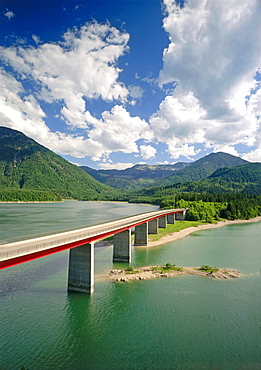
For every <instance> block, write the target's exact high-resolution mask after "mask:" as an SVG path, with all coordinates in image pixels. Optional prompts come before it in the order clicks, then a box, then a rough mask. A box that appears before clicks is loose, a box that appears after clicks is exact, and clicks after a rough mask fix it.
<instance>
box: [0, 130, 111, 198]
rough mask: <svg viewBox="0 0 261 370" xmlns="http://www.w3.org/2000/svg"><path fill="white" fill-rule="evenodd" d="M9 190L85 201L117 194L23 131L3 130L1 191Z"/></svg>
mask: <svg viewBox="0 0 261 370" xmlns="http://www.w3.org/2000/svg"><path fill="white" fill-rule="evenodd" d="M6 188H8V189H10V188H12V189H31V190H45V191H50V190H51V191H53V192H56V193H58V194H59V195H60V196H61V197H63V198H76V199H86V200H94V199H100V198H102V199H105V197H106V196H107V195H112V194H113V193H114V192H115V189H112V188H109V187H108V186H105V185H103V184H101V183H99V182H98V181H97V180H95V179H94V178H92V177H91V176H90V175H88V174H87V173H86V172H85V171H83V170H82V169H81V168H79V167H77V166H75V165H73V164H72V163H70V162H68V161H66V160H65V159H63V158H62V157H60V156H59V155H57V154H55V153H53V152H52V151H51V150H49V149H47V148H45V147H44V146H42V145H40V144H38V143H37V142H36V141H34V140H33V139H30V138H28V137H27V136H26V135H24V134H22V133H21V132H19V131H16V130H12V129H10V128H6V127H0V189H6Z"/></svg>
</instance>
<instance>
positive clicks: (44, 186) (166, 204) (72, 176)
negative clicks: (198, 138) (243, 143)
mask: <svg viewBox="0 0 261 370" xmlns="http://www.w3.org/2000/svg"><path fill="white" fill-rule="evenodd" d="M231 166H232V167H231ZM228 167H229V168H228ZM85 171H86V172H88V173H86V172H85ZM85 171H84V170H82V169H81V168H79V167H77V166H75V165H73V164H72V163H69V162H68V161H66V160H65V159H63V158H62V157H60V156H59V155H56V154H55V153H53V152H52V151H50V150H49V149H47V148H45V147H43V146H42V145H40V144H38V143H36V142H35V141H34V140H32V139H29V138H28V137H26V136H25V135H24V134H22V133H20V132H18V131H15V130H12V129H9V128H5V127H0V201H2V202H12V201H21V202H27V201H30V202H31V201H59V200H61V199H79V200H86V201H87V200H110V201H128V202H130V203H148V204H156V205H159V206H160V207H161V208H162V209H165V208H166V209H167V208H189V210H188V211H187V214H186V222H198V223H202V222H210V223H213V222H217V221H218V220H220V219H229V220H234V219H239V218H241V219H249V218H253V217H256V216H260V215H261V163H248V162H246V161H244V160H242V159H241V158H238V157H234V156H231V155H229V154H226V153H212V154H210V155H208V156H205V157H203V158H201V159H199V160H197V161H195V162H193V163H190V164H187V163H184V162H180V163H176V164H174V165H166V166H163V165H155V166H149V165H136V166H134V167H132V168H129V169H126V170H122V171H118V170H99V171H96V170H94V169H90V168H88V167H87V168H85ZM169 174H171V176H168V175H169ZM92 176H94V177H96V178H97V179H99V180H100V181H102V182H105V183H107V184H110V185H111V186H115V187H119V188H121V190H119V189H115V188H113V187H109V186H107V185H104V184H102V183H101V182H99V181H97V180H96V179H94V178H93V177H92ZM166 176H168V177H166ZM207 176H208V177H207ZM157 180H160V186H157V187H153V188H148V189H143V190H140V187H141V186H152V185H153V184H154V185H155V183H156V182H155V181H157ZM191 180H193V181H191ZM195 180H198V181H195ZM178 181H179V182H178ZM163 185H165V186H163ZM135 189H139V190H138V191H136V190H135ZM177 225H178V224H175V226H174V230H173V231H177V230H176V227H177ZM184 227H189V226H188V225H186V224H185V223H184ZM168 232H172V230H171V231H168ZM163 234H164V230H162V229H161V230H160V235H163Z"/></svg>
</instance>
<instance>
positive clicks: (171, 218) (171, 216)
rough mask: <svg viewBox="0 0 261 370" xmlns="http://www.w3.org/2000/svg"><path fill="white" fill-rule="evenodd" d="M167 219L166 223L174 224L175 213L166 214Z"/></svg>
mask: <svg viewBox="0 0 261 370" xmlns="http://www.w3.org/2000/svg"><path fill="white" fill-rule="evenodd" d="M167 221H168V224H175V213H172V214H171V215H167Z"/></svg>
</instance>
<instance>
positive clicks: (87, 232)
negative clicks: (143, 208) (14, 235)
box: [0, 208, 186, 261]
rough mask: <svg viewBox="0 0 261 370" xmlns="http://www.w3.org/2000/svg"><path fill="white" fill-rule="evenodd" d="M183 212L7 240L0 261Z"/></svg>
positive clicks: (0, 247)
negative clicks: (13, 240)
mask: <svg viewBox="0 0 261 370" xmlns="http://www.w3.org/2000/svg"><path fill="white" fill-rule="evenodd" d="M184 211H186V208H178V209H171V210H160V211H153V212H147V213H141V214H139V215H135V216H130V217H125V218H121V219H117V220H115V221H109V222H104V223H101V224H99V225H91V226H86V227H82V228H78V229H75V230H70V231H64V232H55V234H52V235H46V236H41V237H33V238H32V237H30V239H26V240H21V241H15V242H11V243H10V242H8V240H7V241H6V243H5V244H2V245H0V261H5V260H8V259H11V258H16V257H19V256H23V255H26V254H30V253H34V252H38V251H43V250H46V249H49V248H55V247H59V246H62V245H66V244H70V243H73V242H77V241H80V240H83V239H88V238H91V237H94V236H99V235H101V239H102V235H104V234H106V233H110V232H113V231H115V232H116V231H117V230H119V229H122V228H124V227H128V228H131V227H134V226H135V225H136V224H138V223H140V222H146V221H149V220H150V219H153V218H158V217H161V216H164V215H168V214H173V213H182V212H184ZM97 240H98V239H97Z"/></svg>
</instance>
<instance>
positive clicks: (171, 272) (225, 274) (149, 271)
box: [109, 263, 240, 282]
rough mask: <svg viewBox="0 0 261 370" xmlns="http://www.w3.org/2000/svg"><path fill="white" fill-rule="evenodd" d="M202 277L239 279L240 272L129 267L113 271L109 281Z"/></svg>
mask: <svg viewBox="0 0 261 370" xmlns="http://www.w3.org/2000/svg"><path fill="white" fill-rule="evenodd" d="M185 274H190V275H200V276H207V277H211V278H216V279H229V278H238V277H239V276H240V272H239V271H237V270H234V269H230V268H217V267H210V266H208V265H203V266H201V267H177V266H175V265H172V264H170V263H166V265H164V266H149V267H140V268H138V269H134V268H133V267H128V268H126V269H124V270H120V269H116V270H111V272H110V275H109V279H111V280H113V281H115V282H119V281H122V282H128V281H132V280H148V279H155V278H160V277H172V276H178V275H185Z"/></svg>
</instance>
